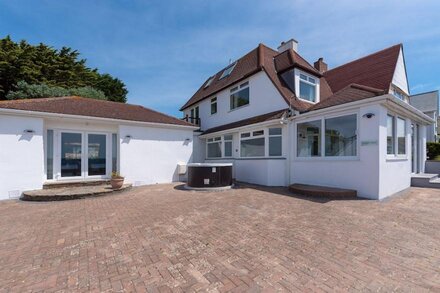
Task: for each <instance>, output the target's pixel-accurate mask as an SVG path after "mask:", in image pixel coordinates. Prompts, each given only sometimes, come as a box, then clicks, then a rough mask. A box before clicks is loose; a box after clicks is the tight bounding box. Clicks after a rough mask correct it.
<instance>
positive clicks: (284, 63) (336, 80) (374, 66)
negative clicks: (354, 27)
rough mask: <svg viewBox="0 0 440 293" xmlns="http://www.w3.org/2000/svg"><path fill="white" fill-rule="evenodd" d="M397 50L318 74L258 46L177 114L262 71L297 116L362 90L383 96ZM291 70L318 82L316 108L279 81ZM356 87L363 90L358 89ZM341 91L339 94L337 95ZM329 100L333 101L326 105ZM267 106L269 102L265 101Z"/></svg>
mask: <svg viewBox="0 0 440 293" xmlns="http://www.w3.org/2000/svg"><path fill="white" fill-rule="evenodd" d="M401 47H402V45H401V44H398V45H395V46H392V47H390V48H387V49H384V50H381V51H379V52H376V53H374V54H371V55H368V56H366V57H363V58H360V59H357V60H354V61H351V62H349V63H347V64H344V65H342V66H339V67H336V68H334V69H331V70H328V71H326V72H324V73H323V74H321V73H320V72H319V71H318V70H316V69H315V68H314V67H313V66H312V65H310V64H309V63H308V62H307V61H306V60H305V59H304V58H302V57H301V56H300V55H299V54H298V53H297V52H295V51H293V50H292V49H289V50H287V51H284V52H282V53H279V52H278V51H275V50H273V49H271V48H269V47H267V46H265V45H263V44H260V45H259V46H258V47H257V48H255V49H254V50H252V51H250V52H249V53H248V54H246V55H245V56H243V57H242V58H240V59H238V60H237V64H236V66H235V68H234V70H233V71H232V73H231V75H230V76H229V77H226V78H223V79H219V77H220V76H221V74H222V72H223V70H224V69H223V70H221V71H219V72H218V73H217V74H216V75H214V78H213V80H212V82H211V84H210V85H209V86H208V87H206V88H205V87H204V85H205V84H206V83H207V82H208V80H209V79H210V78H208V79H207V80H206V81H205V83H204V84H203V85H202V86H201V87H200V89H199V90H198V91H197V92H196V93H195V94H194V95H193V96H192V97H191V99H189V100H188V101H187V102H186V103H185V105H184V106H182V108H181V109H180V110H184V109H185V108H187V107H189V106H191V105H194V104H195V103H197V102H200V101H202V100H204V99H205V98H208V97H210V96H212V95H214V94H216V93H217V92H219V91H221V90H224V89H226V88H227V87H230V86H232V85H234V84H235V83H237V82H239V81H241V80H243V79H245V78H247V77H249V76H251V75H253V74H255V73H257V72H259V71H264V72H265V73H266V74H267V76H268V77H269V79H270V80H271V81H272V83H273V84H274V86H275V87H276V88H277V90H278V91H279V92H280V94H281V95H282V97H283V98H284V99H285V100H286V103H287V105H291V106H292V108H293V109H295V110H298V111H300V112H304V111H309V110H313V109H318V108H322V107H330V106H332V105H337V104H339V103H340V102H341V101H345V100H346V101H349V100H350V99H349V98H348V97H347V95H348V94H353V95H354V96H353V97H352V98H351V99H352V100H356V99H359V98H361V97H364V96H366V95H371V94H372V92H371V91H369V90H365V89H367V88H369V89H373V91H376V90H380V91H381V92H382V93H386V92H388V90H389V88H390V85H391V82H392V79H393V76H394V71H395V68H396V64H397V60H398V57H399V53H400V50H401ZM293 67H297V68H300V69H302V70H304V71H307V72H308V73H310V74H313V75H315V76H317V77H318V78H320V103H319V104H316V105H313V104H311V103H308V102H305V101H303V100H301V99H298V98H297V97H296V95H295V93H294V92H293V91H292V90H291V89H290V88H289V87H288V86H287V84H286V83H285V82H284V81H283V79H282V78H281V73H283V72H284V71H286V70H289V69H291V68H293ZM351 85H354V86H351ZM359 86H360V87H364V88H363V89H359ZM347 87H348V88H347ZM341 90H343V92H341V93H339V94H338V92H339V91H341ZM268 99H270V97H268ZM333 99H334V101H330V100H333ZM350 101H351V100H350ZM268 102H270V101H269V100H268ZM318 105H319V106H318Z"/></svg>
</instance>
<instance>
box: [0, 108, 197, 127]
mask: <svg viewBox="0 0 440 293" xmlns="http://www.w3.org/2000/svg"><path fill="white" fill-rule="evenodd" d="M0 114H6V115H16V116H27V117H29V116H31V117H37V118H62V119H75V120H85V119H86V120H91V121H99V122H106V123H111V124H118V125H119V124H130V125H139V126H150V127H159V128H180V129H181V128H183V129H188V130H196V129H199V127H196V126H186V125H177V124H166V123H155V122H142V121H132V120H123V119H113V118H103V117H93V116H82V115H71V114H60V113H49V112H38V111H26V110H16V109H2V108H0ZM176 119H177V118H176Z"/></svg>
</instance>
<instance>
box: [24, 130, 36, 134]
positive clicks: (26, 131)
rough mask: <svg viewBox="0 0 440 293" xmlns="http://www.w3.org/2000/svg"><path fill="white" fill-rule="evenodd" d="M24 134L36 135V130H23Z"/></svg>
mask: <svg viewBox="0 0 440 293" xmlns="http://www.w3.org/2000/svg"><path fill="white" fill-rule="evenodd" d="M23 133H29V134H32V133H35V130H32V129H25V130H23Z"/></svg>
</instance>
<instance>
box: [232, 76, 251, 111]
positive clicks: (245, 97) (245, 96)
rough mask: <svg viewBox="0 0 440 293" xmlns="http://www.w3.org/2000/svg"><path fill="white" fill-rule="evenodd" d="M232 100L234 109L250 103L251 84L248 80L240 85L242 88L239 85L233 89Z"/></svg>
mask: <svg viewBox="0 0 440 293" xmlns="http://www.w3.org/2000/svg"><path fill="white" fill-rule="evenodd" d="M230 98H231V101H230V109H231V110H234V109H236V108H239V107H241V106H245V105H248V104H249V84H248V83H247V82H245V83H243V84H242V85H240V90H238V87H235V88H233V89H231V97H230Z"/></svg>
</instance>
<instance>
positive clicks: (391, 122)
mask: <svg viewBox="0 0 440 293" xmlns="http://www.w3.org/2000/svg"><path fill="white" fill-rule="evenodd" d="M387 154H388V155H405V154H406V121H405V119H403V118H400V117H397V116H393V115H388V116H387Z"/></svg>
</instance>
